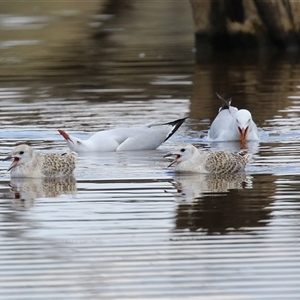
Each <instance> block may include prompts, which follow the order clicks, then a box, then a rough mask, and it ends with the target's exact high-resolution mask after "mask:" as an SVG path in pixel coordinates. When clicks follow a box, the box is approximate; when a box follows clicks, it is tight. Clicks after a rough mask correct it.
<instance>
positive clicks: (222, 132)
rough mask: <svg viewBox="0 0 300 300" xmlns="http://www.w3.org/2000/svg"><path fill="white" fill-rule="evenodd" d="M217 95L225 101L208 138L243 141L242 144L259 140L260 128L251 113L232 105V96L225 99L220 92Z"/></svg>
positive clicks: (212, 139)
mask: <svg viewBox="0 0 300 300" xmlns="http://www.w3.org/2000/svg"><path fill="white" fill-rule="evenodd" d="M217 96H218V97H219V98H220V99H221V100H222V101H223V105H222V107H221V108H220V109H219V113H218V115H217V116H216V118H215V119H214V121H213V122H212V124H211V126H210V129H209V131H208V139H209V140H211V141H220V142H221V141H241V143H242V146H244V144H245V142H246V141H258V140H259V135H258V129H257V126H256V124H255V123H254V121H253V120H252V115H251V113H250V112H249V111H248V110H246V109H240V110H238V109H237V108H236V107H234V106H231V98H230V99H228V100H225V99H224V98H223V97H221V96H220V95H219V94H217Z"/></svg>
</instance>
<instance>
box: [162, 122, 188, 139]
mask: <svg viewBox="0 0 300 300" xmlns="http://www.w3.org/2000/svg"><path fill="white" fill-rule="evenodd" d="M187 118H188V117H186V118H183V119H178V120H175V121H172V122H169V123H165V124H162V125H171V126H173V128H172V130H171V132H170V133H169V134H168V135H167V137H166V138H165V140H164V142H165V141H167V140H168V139H169V138H170V137H171V136H172V135H173V134H174V133H175V132H176V131H177V130H178V129H179V127H180V126H181V125H182V124H183V123H184V121H185V120H186V119H187Z"/></svg>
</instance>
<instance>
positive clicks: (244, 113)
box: [235, 109, 252, 145]
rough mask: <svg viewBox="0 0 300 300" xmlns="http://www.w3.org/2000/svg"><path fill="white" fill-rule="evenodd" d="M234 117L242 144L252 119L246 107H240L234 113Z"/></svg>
mask: <svg viewBox="0 0 300 300" xmlns="http://www.w3.org/2000/svg"><path fill="white" fill-rule="evenodd" d="M235 119H236V125H237V129H238V131H239V134H240V137H241V142H242V145H244V144H245V142H246V140H247V135H248V132H249V129H250V125H251V121H252V116H251V113H250V112H249V110H247V109H240V110H239V111H238V112H237V113H236V114H235Z"/></svg>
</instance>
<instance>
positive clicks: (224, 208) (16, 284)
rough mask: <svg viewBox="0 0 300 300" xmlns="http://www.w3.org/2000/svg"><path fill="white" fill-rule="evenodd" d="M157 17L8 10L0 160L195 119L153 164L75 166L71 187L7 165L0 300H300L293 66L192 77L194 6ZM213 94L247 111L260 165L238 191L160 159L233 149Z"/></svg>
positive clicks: (0, 216) (2, 177)
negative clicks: (212, 136)
mask: <svg viewBox="0 0 300 300" xmlns="http://www.w3.org/2000/svg"><path fill="white" fill-rule="evenodd" d="M153 3H154V2H153V1H149V2H148V1H146V2H145V3H144V4H135V5H134V6H133V7H131V8H130V7H129V8H127V10H125V11H124V12H123V13H122V14H120V15H118V17H112V16H107V15H101V13H99V10H98V9H99V8H100V6H99V7H98V6H97V5H96V4H95V3H94V2H93V3H91V2H89V3H88V6H87V5H86V4H85V5H83V6H80V4H78V3H77V4H75V3H73V4H72V5H73V6H72V5H69V6H64V7H56V8H55V7H49V6H47V5H46V4H45V6H43V5H40V6H36V7H35V9H34V8H30V7H27V10H21V8H20V9H17V8H16V7H12V6H9V5H8V4H4V3H3V4H1V6H3V10H2V11H3V14H2V15H1V16H0V33H1V36H2V40H1V43H0V53H1V65H0V69H1V75H0V101H1V110H0V118H1V128H0V137H1V147H0V158H1V159H2V158H4V157H5V156H6V154H7V153H8V152H9V151H10V150H11V149H12V148H13V147H14V146H15V145H16V144H18V143H21V142H26V143H29V144H30V145H32V146H33V147H34V148H35V149H36V150H37V151H42V152H49V151H55V152H59V153H61V152H64V151H66V150H67V146H66V143H65V142H64V140H63V138H62V137H61V136H60V135H59V133H58V132H57V129H64V130H66V131H67V132H68V133H70V134H73V135H76V136H78V137H81V138H86V137H88V136H89V135H90V133H92V132H95V131H98V130H104V129H110V128H114V127H117V126H132V125H139V124H143V123H146V122H149V121H158V122H167V121H172V120H175V119H177V118H182V117H185V116H188V117H189V119H188V120H187V122H186V123H185V124H184V125H183V126H182V127H181V128H180V130H179V131H178V132H177V133H176V134H175V135H174V136H173V137H172V138H171V139H170V140H169V141H168V142H166V143H165V144H163V145H162V146H161V147H159V148H158V149H157V150H152V151H132V152H120V153H101V154H99V155H84V156H80V157H79V158H78V165H77V168H76V170H75V173H74V178H70V179H69V180H67V181H65V180H64V181H61V180H40V179H28V180H27V179H14V180H10V176H9V174H8V173H7V171H6V170H7V168H8V166H9V162H2V163H1V168H0V195H1V211H0V220H1V232H0V241H1V242H0V258H1V259H0V279H1V280H0V296H1V298H3V299H18V300H19V299H41V298H42V299H54V298H56V299H100V298H101V299H182V298H184V299H272V300H273V299H298V298H299V294H300V287H299V280H300V275H299V274H300V272H299V271H300V259H299V250H300V249H299V248H300V246H299V232H300V228H299V227H300V222H299V217H300V215H299V211H300V206H299V192H300V190H299V186H300V185H299V184H300V177H299V166H300V160H299V143H300V141H299V136H300V135H299V133H300V132H299V124H300V118H299V111H300V101H299V99H300V98H299V97H300V96H299V86H300V85H299V78H300V68H299V59H298V57H297V56H292V55H289V56H279V55H277V56H270V55H269V57H267V58H266V57H265V56H264V55H250V54H247V55H245V54H243V55H241V56H239V55H235V56H234V57H232V56H226V55H224V54H222V55H220V56H210V57H207V58H206V59H205V60H201V59H200V60H198V63H197V64H196V63H195V54H194V51H193V37H192V35H191V34H190V32H191V30H192V20H191V19H190V11H189V6H188V3H185V2H184V1H182V2H181V1H180V2H179V1H175V2H173V1H164V2H163V3H162V4H160V5H161V6H159V5H158V4H156V5H153ZM155 3H156V2H155ZM159 3H161V1H159ZM4 5H6V7H4ZM79 6H80V7H79ZM166 11H167V12H168V14H167V15H168V16H169V17H168V18H166V17H165V16H166ZM154 17H155V18H156V20H157V22H152V23H151V25H147V24H150V23H149V20H153V18H154ZM104 20H106V21H107V20H108V22H104ZM174 20H179V21H182V22H179V23H180V24H183V25H182V26H181V27H180V28H174V26H171V25H172V24H173V25H174ZM66 25H69V26H66ZM91 28H92V29H93V30H92V29H91ZM95 28H98V29H99V31H97V30H95V31H94V29H95ZM58 29H59V30H58ZM96 31H97V32H96ZM58 32H59V33H58ZM54 33H55V34H54ZM96 33H97V34H96ZM104 33H105V34H104ZM99 35H101V36H102V35H104V38H103V37H102V38H101V39H95V38H94V37H95V36H99ZM82 41H85V42H84V43H83V42H82ZM215 92H218V93H220V94H221V95H222V96H224V97H225V98H229V97H232V98H233V104H234V105H235V106H238V107H240V108H242V107H243V108H247V109H250V110H251V112H252V114H253V118H254V120H255V122H256V123H257V125H258V127H259V129H260V135H261V142H260V143H258V144H256V145H254V146H253V147H250V145H248V146H249V151H252V152H253V154H254V159H253V162H252V163H251V164H250V165H249V166H248V167H247V169H246V172H245V173H242V174H236V175H227V176H214V175H205V174H203V175H202V174H200V175H199V174H198V175H191V174H190V175H189V174H184V175H178V174H175V173H174V172H173V171H172V169H168V168H167V165H168V162H167V161H165V160H164V159H163V155H164V154H165V153H166V152H167V151H169V150H170V149H172V148H173V147H174V146H176V145H177V144H178V143H183V142H189V143H193V144H195V145H197V146H199V147H204V148H228V149H231V150H232V149H238V148H239V146H238V145H228V144H224V143H221V144H209V143H207V142H205V139H204V138H203V136H204V137H205V135H206V134H207V130H208V128H209V124H210V123H211V121H212V120H213V118H214V117H215V115H216V112H217V111H218V108H219V106H220V100H219V99H218V98H217V97H216V96H215Z"/></svg>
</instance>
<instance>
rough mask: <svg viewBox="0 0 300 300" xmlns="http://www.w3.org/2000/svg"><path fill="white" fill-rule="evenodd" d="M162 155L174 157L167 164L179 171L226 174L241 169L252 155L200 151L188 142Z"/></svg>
mask: <svg viewBox="0 0 300 300" xmlns="http://www.w3.org/2000/svg"><path fill="white" fill-rule="evenodd" d="M164 157H174V159H173V161H172V163H171V164H170V165H169V167H170V166H173V165H174V167H175V171H179V172H195V173H212V174H228V173H236V172H240V171H243V170H244V169H245V167H246V165H247V164H248V163H249V162H250V160H251V158H252V155H251V154H247V153H245V152H238V153H232V152H226V151H209V150H207V151H201V152H199V151H198V149H197V148H196V147H195V146H193V145H190V144H185V145H182V146H179V147H178V148H176V149H175V150H174V151H172V152H170V153H168V154H166V155H165V156H164Z"/></svg>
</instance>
